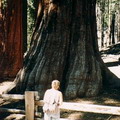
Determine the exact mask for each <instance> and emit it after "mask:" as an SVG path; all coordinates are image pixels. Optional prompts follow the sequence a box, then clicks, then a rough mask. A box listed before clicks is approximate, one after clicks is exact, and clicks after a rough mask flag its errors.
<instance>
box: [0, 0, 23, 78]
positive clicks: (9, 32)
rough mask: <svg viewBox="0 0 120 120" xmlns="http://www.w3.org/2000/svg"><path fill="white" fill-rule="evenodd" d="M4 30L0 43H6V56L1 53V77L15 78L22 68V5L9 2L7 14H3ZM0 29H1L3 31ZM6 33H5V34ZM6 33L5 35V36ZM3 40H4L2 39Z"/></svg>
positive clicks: (19, 2) (17, 2)
mask: <svg viewBox="0 0 120 120" xmlns="http://www.w3.org/2000/svg"><path fill="white" fill-rule="evenodd" d="M2 14H3V16H4V20H3V19H1V21H2V22H4V24H2V26H3V25H4V26H3V27H1V28H4V29H3V30H2V31H0V35H1V36H2V37H0V42H1V41H4V42H2V43H4V49H3V50H4V54H3V53H0V61H2V62H0V63H1V64H0V77H2V78H3V77H4V78H5V77H15V75H16V74H17V72H18V71H19V69H20V68H21V66H22V62H23V51H22V3H21V0H17V1H16V0H8V4H7V8H6V12H4V13H2ZM1 28H0V29H1ZM3 31H4V32H3ZM3 33H5V35H4V34H3ZM1 38H2V39H1Z"/></svg>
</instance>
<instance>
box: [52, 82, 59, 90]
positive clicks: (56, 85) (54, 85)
mask: <svg viewBox="0 0 120 120" xmlns="http://www.w3.org/2000/svg"><path fill="white" fill-rule="evenodd" d="M51 86H52V88H53V89H55V90H58V89H59V87H60V82H59V81H58V80H53V81H52V84H51Z"/></svg>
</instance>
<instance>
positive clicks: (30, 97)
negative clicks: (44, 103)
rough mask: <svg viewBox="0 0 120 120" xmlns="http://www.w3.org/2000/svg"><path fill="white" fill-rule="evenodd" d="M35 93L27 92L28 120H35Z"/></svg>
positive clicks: (26, 107)
mask: <svg viewBox="0 0 120 120" xmlns="http://www.w3.org/2000/svg"><path fill="white" fill-rule="evenodd" d="M34 94H35V93H34V91H26V92H25V111H26V120H34V116H35V100H34V97H35V96H34Z"/></svg>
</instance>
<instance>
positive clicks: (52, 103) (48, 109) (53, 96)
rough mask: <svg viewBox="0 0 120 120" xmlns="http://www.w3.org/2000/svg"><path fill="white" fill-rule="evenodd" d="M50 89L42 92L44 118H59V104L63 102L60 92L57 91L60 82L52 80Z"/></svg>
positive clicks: (47, 119) (55, 119) (57, 119)
mask: <svg viewBox="0 0 120 120" xmlns="http://www.w3.org/2000/svg"><path fill="white" fill-rule="evenodd" d="M51 87H52V88H51V89H48V90H46V92H45V94H44V98H43V101H44V105H43V112H44V120H59V119H60V105H62V102H63V95H62V92H60V91H59V87H60V82H59V81H58V80H53V81H52V84H51Z"/></svg>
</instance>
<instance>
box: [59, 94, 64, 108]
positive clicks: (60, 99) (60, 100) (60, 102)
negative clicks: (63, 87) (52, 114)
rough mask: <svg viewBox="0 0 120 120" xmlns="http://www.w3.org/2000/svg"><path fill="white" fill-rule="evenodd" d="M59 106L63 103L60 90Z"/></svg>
mask: <svg viewBox="0 0 120 120" xmlns="http://www.w3.org/2000/svg"><path fill="white" fill-rule="evenodd" d="M59 96H60V97H59V106H60V105H62V103H63V95H62V92H60V95H59Z"/></svg>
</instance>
